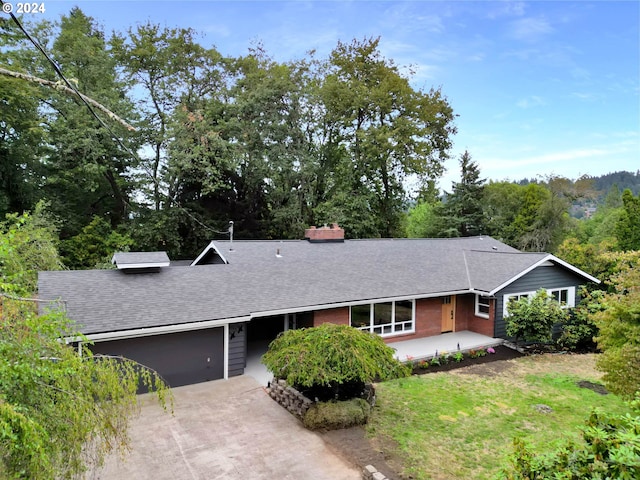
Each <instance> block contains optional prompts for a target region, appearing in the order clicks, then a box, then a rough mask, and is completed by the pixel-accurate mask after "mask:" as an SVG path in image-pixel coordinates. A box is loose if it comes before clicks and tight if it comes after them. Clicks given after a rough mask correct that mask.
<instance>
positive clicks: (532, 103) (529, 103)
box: [516, 95, 547, 108]
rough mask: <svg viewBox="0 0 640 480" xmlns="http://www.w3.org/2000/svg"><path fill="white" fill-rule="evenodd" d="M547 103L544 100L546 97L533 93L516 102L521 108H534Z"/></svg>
mask: <svg viewBox="0 0 640 480" xmlns="http://www.w3.org/2000/svg"><path fill="white" fill-rule="evenodd" d="M546 104H547V102H546V101H545V100H544V98H542V97H538V96H537V95H532V96H530V97H527V98H522V99H520V100H518V102H517V103H516V106H518V107H520V108H533V107H540V106H543V105H546Z"/></svg>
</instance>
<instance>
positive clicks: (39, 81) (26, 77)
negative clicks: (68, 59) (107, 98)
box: [0, 67, 136, 132]
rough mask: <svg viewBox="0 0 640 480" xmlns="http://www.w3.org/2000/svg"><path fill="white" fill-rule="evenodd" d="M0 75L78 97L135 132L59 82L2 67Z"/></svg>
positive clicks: (90, 100) (125, 123) (119, 119)
mask: <svg viewBox="0 0 640 480" xmlns="http://www.w3.org/2000/svg"><path fill="white" fill-rule="evenodd" d="M0 75H5V76H7V77H13V78H19V79H20V80H26V81H27V82H32V83H37V84H39V85H43V86H45V87H51V88H53V89H55V90H58V91H59V92H63V93H66V94H67V95H73V96H78V95H79V96H80V98H82V99H83V100H85V101H86V102H87V103H89V104H91V105H93V106H94V107H96V108H97V109H99V110H100V111H101V112H103V113H104V114H105V115H106V116H107V117H109V118H110V119H111V120H114V121H116V122H118V123H119V124H120V125H123V126H124V127H125V128H126V129H127V130H129V131H132V132H133V131H136V127H134V126H132V125H130V124H128V123H127V122H126V121H124V120H123V119H122V118H120V117H119V116H118V115H116V114H115V113H113V112H112V111H111V110H109V109H108V108H107V107H105V106H104V105H102V104H101V103H98V102H96V101H95V100H94V99H92V98H90V97H87V96H86V95H83V94H82V93H79V92H75V91H74V90H72V89H71V88H69V87H67V86H66V85H63V84H62V83H60V82H52V81H50V80H45V79H44V78H38V77H34V76H33V75H29V74H27V73H21V72H14V71H11V70H7V69H5V68H2V67H0Z"/></svg>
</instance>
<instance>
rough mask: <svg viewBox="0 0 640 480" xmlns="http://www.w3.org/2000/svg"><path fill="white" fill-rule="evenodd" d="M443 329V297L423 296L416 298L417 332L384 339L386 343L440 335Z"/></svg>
mask: <svg viewBox="0 0 640 480" xmlns="http://www.w3.org/2000/svg"><path fill="white" fill-rule="evenodd" d="M441 330H442V299H441V298H422V299H419V300H416V323H415V333H410V334H407V335H398V336H393V337H387V338H385V339H384V341H385V342H386V343H393V342H395V341H400V340H411V339H412V338H422V337H431V336H432V335H440V333H441Z"/></svg>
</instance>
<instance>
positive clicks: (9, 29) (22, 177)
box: [0, 19, 47, 218]
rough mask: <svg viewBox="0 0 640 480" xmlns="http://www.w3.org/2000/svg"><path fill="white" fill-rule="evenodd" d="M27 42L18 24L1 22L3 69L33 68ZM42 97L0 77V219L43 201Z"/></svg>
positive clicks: (25, 85) (24, 84) (24, 85)
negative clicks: (40, 100)
mask: <svg viewBox="0 0 640 480" xmlns="http://www.w3.org/2000/svg"><path fill="white" fill-rule="evenodd" d="M24 41H25V39H24V36H23V35H22V33H21V32H19V31H17V29H16V27H15V25H13V24H12V23H10V22H8V21H5V19H1V20H0V66H3V67H5V66H6V67H9V66H10V67H11V68H12V69H14V70H19V71H25V70H26V69H27V68H28V66H29V65H31V63H32V61H33V58H32V56H30V55H25V44H24ZM40 96H41V91H40V88H39V87H38V86H36V85H34V84H29V83H27V82H25V81H23V80H19V79H16V78H10V77H7V76H4V75H0V111H2V115H0V218H4V216H5V214H7V213H11V212H18V213H22V212H24V211H26V210H30V209H31V208H33V207H34V206H35V203H36V202H37V200H39V199H40V198H41V192H40V188H41V187H42V173H43V172H42V166H41V159H42V156H43V155H44V154H45V153H46V151H47V148H46V129H45V128H44V125H43V123H42V115H41V112H40V111H39V106H40V102H39V98H40Z"/></svg>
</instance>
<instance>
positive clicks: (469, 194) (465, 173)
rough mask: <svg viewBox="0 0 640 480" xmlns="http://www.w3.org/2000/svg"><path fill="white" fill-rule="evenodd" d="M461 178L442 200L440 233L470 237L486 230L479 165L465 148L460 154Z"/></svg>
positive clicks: (448, 235)
mask: <svg viewBox="0 0 640 480" xmlns="http://www.w3.org/2000/svg"><path fill="white" fill-rule="evenodd" d="M460 173H461V179H460V181H459V182H456V183H454V184H453V188H452V193H451V195H448V196H447V198H446V202H445V203H443V204H442V208H441V212H442V216H443V219H442V220H443V225H442V226H441V229H442V230H441V232H440V233H441V234H440V236H443V237H470V236H475V235H482V234H485V233H486V226H485V223H486V221H485V214H484V211H483V205H482V200H483V191H484V180H483V179H481V178H480V168H479V167H478V165H477V164H476V163H475V162H473V161H472V160H471V155H470V154H469V152H468V151H465V152H464V153H463V154H462V156H461V157H460Z"/></svg>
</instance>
